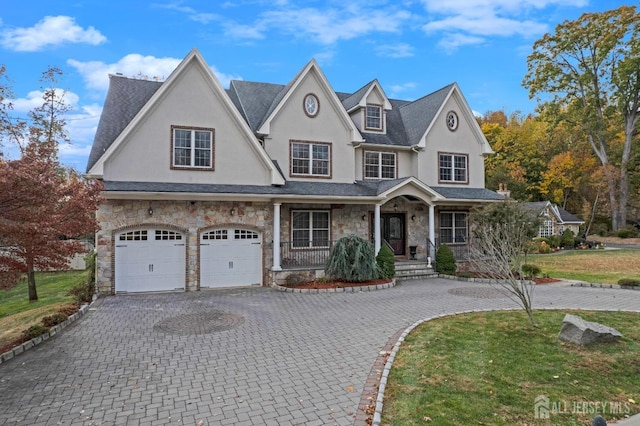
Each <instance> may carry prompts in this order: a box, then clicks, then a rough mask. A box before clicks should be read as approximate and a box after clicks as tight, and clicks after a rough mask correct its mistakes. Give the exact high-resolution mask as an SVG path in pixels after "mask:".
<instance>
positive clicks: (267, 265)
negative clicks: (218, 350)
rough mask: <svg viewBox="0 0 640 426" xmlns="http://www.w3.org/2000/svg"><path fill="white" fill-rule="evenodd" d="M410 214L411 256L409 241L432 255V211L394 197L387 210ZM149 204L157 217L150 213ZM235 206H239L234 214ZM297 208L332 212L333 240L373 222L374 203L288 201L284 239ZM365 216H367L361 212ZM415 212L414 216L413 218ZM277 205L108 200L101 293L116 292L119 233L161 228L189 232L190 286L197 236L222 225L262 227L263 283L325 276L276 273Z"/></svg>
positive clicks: (101, 240) (363, 231)
mask: <svg viewBox="0 0 640 426" xmlns="http://www.w3.org/2000/svg"><path fill="white" fill-rule="evenodd" d="M394 204H395V205H396V206H397V213H403V214H405V215H406V237H407V248H406V250H407V255H408V254H409V251H408V250H409V248H408V246H410V245H416V246H418V255H417V256H416V257H417V258H418V259H425V258H426V257H427V256H428V253H427V247H426V241H427V238H428V223H429V217H428V214H429V212H428V209H427V208H426V207H425V206H424V205H421V204H416V203H408V202H406V201H404V200H402V199H394V200H392V201H390V202H388V203H387V204H385V205H384V206H383V208H382V212H383V213H393V212H396V210H394V209H393V205H394ZM149 207H151V208H152V209H153V215H149V212H148V211H149ZM231 209H233V210H234V212H233V214H231ZM292 210H324V211H327V210H328V211H330V216H331V239H332V240H333V241H336V240H338V239H340V238H341V237H344V236H346V235H358V236H360V237H362V238H365V239H368V238H369V237H370V234H369V232H370V226H371V225H370V223H371V220H372V214H373V206H370V205H348V204H334V205H329V204H283V205H282V208H281V223H280V229H281V238H280V239H281V241H290V240H291V211H292ZM363 215H364V216H365V219H364V220H363V219H362V216H363ZM413 215H415V216H416V218H415V220H412V219H411V217H412V216H413ZM272 216H273V205H272V204H271V203H255V202H254V203H251V202H246V203H239V202H203V201H196V202H193V203H192V202H190V201H132V200H107V201H105V202H104V203H103V204H102V205H101V206H100V208H99V209H98V212H97V217H98V221H99V222H100V224H101V226H102V229H101V230H100V231H99V232H98V233H97V235H96V250H97V253H98V257H97V262H96V268H97V273H96V283H97V290H98V292H99V293H101V294H113V293H114V292H115V282H114V267H115V253H114V250H115V244H114V241H113V238H114V236H115V234H116V233H117V232H120V231H123V230H125V229H136V228H143V227H154V226H155V227H158V228H162V227H164V228H169V229H175V230H179V231H181V232H184V233H186V234H187V241H186V245H187V280H186V281H187V282H186V288H185V290H187V291H189V290H198V289H199V285H198V271H199V269H200V267H199V264H198V239H199V236H200V232H202V231H205V230H207V229H211V228H217V227H239V228H246V229H251V230H255V231H258V232H260V233H261V234H262V247H263V256H262V257H263V259H262V267H263V277H262V283H263V285H264V286H271V285H272V284H274V283H278V284H282V283H283V282H284V280H285V278H286V276H287V275H289V274H290V273H294V272H302V271H304V272H305V273H307V274H309V275H310V277H319V276H322V275H323V273H324V271H323V270H322V269H308V268H299V269H300V270H299V271H298V270H297V269H294V270H291V269H286V270H283V271H278V272H274V271H272V270H271V267H272V265H273V247H272V241H273V235H272V232H273V219H272Z"/></svg>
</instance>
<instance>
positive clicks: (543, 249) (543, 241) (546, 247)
mask: <svg viewBox="0 0 640 426" xmlns="http://www.w3.org/2000/svg"><path fill="white" fill-rule="evenodd" d="M534 243H536V246H535V249H534V251H537V252H538V253H540V254H547V253H551V252H552V251H553V247H552V246H551V244H550V243H549V240H548V239H547V238H536V239H535V240H534Z"/></svg>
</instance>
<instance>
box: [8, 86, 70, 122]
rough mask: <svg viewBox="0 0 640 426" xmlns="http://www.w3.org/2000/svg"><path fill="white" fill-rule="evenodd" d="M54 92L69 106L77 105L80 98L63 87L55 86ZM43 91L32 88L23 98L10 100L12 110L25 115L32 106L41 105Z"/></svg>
mask: <svg viewBox="0 0 640 426" xmlns="http://www.w3.org/2000/svg"><path fill="white" fill-rule="evenodd" d="M55 90H56V94H57V95H58V97H60V96H62V100H63V101H64V103H65V104H66V105H69V106H71V107H72V108H73V107H75V106H76V105H78V102H79V101H80V98H79V97H78V95H76V94H75V93H73V92H69V91H66V90H64V89H60V88H56V89H55ZM43 95H44V92H43V91H41V90H32V91H30V92H29V93H27V96H26V97H25V98H17V99H15V100H13V101H12V106H13V111H14V112H16V113H18V114H19V115H22V114H24V115H26V114H27V113H28V112H29V111H31V110H33V109H34V108H38V107H40V106H42V104H43V102H44V100H43V98H42V96H43Z"/></svg>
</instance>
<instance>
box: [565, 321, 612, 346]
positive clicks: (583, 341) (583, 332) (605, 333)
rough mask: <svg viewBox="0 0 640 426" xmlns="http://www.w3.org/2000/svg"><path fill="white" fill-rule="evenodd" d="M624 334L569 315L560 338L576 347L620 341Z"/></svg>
mask: <svg viewBox="0 0 640 426" xmlns="http://www.w3.org/2000/svg"><path fill="white" fill-rule="evenodd" d="M621 337H622V334H620V332H619V331H618V330H616V329H615V328H612V327H609V326H606V325H603V324H599V323H597V322H589V321H585V320H583V319H582V318H580V317H579V316H577V315H571V314H567V315H565V316H564V319H563V320H562V328H561V329H560V334H558V338H559V339H560V340H564V341H565V342H570V343H575V344H576V345H581V346H585V345H590V344H592V343H600V342H615V341H618V340H620V338H621Z"/></svg>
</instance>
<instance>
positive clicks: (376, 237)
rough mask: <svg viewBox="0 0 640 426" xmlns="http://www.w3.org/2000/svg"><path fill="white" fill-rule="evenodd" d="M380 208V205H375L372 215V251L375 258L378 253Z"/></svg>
mask: <svg viewBox="0 0 640 426" xmlns="http://www.w3.org/2000/svg"><path fill="white" fill-rule="evenodd" d="M380 206H381V204H376V208H375V210H374V213H373V249H374V251H375V253H376V256H377V255H378V252H379V251H380Z"/></svg>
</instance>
